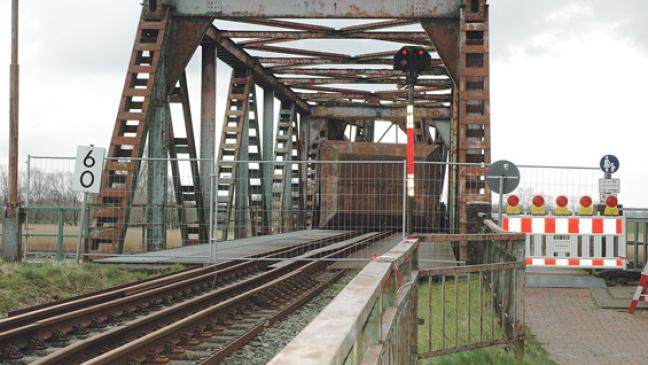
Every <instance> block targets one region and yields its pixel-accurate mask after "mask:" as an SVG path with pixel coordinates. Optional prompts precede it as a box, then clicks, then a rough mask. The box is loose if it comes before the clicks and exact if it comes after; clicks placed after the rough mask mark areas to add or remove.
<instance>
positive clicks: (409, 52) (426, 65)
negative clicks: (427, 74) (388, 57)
mask: <svg viewBox="0 0 648 365" xmlns="http://www.w3.org/2000/svg"><path fill="white" fill-rule="evenodd" d="M431 66H432V57H430V54H429V53H428V51H427V50H426V49H425V48H423V47H416V46H405V47H403V48H401V49H399V50H398V52H396V54H395V55H394V70H399V71H414V72H421V71H427V70H429V69H430V68H431Z"/></svg>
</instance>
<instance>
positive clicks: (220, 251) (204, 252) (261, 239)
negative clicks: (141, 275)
mask: <svg viewBox="0 0 648 365" xmlns="http://www.w3.org/2000/svg"><path fill="white" fill-rule="evenodd" d="M344 233H346V231H333V230H321V229H313V230H305V231H296V232H290V233H281V234H276V235H272V236H258V237H252V238H244V239H238V240H231V241H223V242H218V243H216V244H214V252H215V255H214V257H215V258H216V260H217V261H226V260H227V259H233V258H242V257H245V256H249V255H255V254H259V253H262V252H265V251H269V250H274V249H280V248H286V247H290V246H295V245H299V244H302V243H306V242H310V241H315V240H320V239H326V238H331V237H334V236H337V235H342V234H344ZM209 252H210V248H209V245H208V244H203V245H195V246H186V247H180V248H174V249H169V250H162V251H154V252H145V253H140V254H134V255H129V256H117V257H110V258H105V259H99V260H95V262H98V263H104V264H206V263H209Z"/></svg>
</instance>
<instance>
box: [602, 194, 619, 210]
mask: <svg viewBox="0 0 648 365" xmlns="http://www.w3.org/2000/svg"><path fill="white" fill-rule="evenodd" d="M603 215H619V199H618V198H617V197H616V195H608V197H607V198H605V209H603Z"/></svg>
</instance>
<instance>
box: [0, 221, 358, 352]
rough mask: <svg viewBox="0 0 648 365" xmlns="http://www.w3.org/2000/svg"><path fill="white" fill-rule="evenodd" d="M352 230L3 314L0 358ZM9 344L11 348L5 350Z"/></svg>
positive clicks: (260, 266) (230, 277) (345, 235)
mask: <svg viewBox="0 0 648 365" xmlns="http://www.w3.org/2000/svg"><path fill="white" fill-rule="evenodd" d="M352 235H353V234H352V233H350V232H348V233H342V234H339V235H335V236H332V237H327V238H323V239H319V240H313V241H309V242H306V243H303V244H299V245H295V246H291V247H287V248H283V249H276V250H272V251H269V252H266V253H263V254H258V255H251V256H250V258H249V261H243V262H236V261H232V262H229V263H224V264H219V265H212V266H208V267H205V268H202V269H196V270H190V271H188V272H183V273H181V274H180V275H175V276H171V277H165V278H161V279H160V280H152V281H150V282H144V283H140V284H138V285H134V286H131V287H126V288H123V289H118V290H116V291H114V292H108V293H102V294H99V295H97V296H92V297H86V298H81V299H79V300H77V301H72V302H67V303H62V304H59V305H56V306H54V307H53V308H47V307H46V308H42V309H38V310H36V311H33V312H27V313H24V314H21V315H18V316H15V317H11V318H7V319H6V320H4V327H3V328H5V330H4V331H2V332H0V343H2V344H3V345H4V346H2V347H4V348H5V349H4V351H3V348H0V358H2V357H13V356H16V355H7V352H13V353H14V354H15V353H16V351H15V350H23V349H26V348H27V349H29V348H31V349H36V350H42V349H44V348H46V347H47V346H46V344H45V343H44V342H43V341H44V340H48V339H51V338H53V337H54V338H59V339H60V338H62V337H65V336H66V335H67V334H70V333H74V332H78V331H83V330H84V329H86V328H88V327H91V326H101V325H103V324H104V323H105V322H110V321H112V320H115V319H119V318H120V317H123V316H124V315H129V314H130V313H131V312H134V311H137V310H139V311H143V310H147V309H149V308H153V307H155V306H156V304H157V303H159V302H161V301H168V298H172V300H177V299H180V300H184V299H183V298H181V297H179V294H182V293H184V294H185V296H186V295H196V293H200V292H201V291H209V290H212V289H213V288H212V287H213V285H214V278H218V284H219V285H224V284H227V282H228V280H237V279H238V278H240V277H241V275H248V276H249V275H252V273H253V272H261V271H263V270H264V269H265V268H266V267H267V266H269V265H270V264H269V263H268V262H264V261H262V260H259V259H260V258H264V257H265V258H275V257H294V256H297V255H299V254H300V253H301V252H303V251H304V250H312V249H316V248H320V247H322V246H325V245H327V244H330V243H331V242H337V241H339V240H345V239H348V238H349V237H350V236H352ZM9 346H13V347H15V348H14V351H7V349H6V348H7V347H9Z"/></svg>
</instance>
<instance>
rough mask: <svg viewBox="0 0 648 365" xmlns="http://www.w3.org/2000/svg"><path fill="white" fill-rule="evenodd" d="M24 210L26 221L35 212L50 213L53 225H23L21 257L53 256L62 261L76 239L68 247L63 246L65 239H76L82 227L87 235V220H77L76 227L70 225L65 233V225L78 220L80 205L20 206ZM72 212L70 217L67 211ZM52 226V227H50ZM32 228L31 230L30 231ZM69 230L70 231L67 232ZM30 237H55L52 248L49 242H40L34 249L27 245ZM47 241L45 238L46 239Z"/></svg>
mask: <svg viewBox="0 0 648 365" xmlns="http://www.w3.org/2000/svg"><path fill="white" fill-rule="evenodd" d="M22 210H23V211H24V212H25V214H26V217H27V221H29V217H30V216H31V215H33V214H34V213H37V212H43V213H50V214H49V219H54V220H55V224H54V225H43V226H44V227H45V228H43V229H40V227H35V226H29V225H28V224H26V225H25V229H24V231H23V232H21V235H22V237H23V242H24V245H23V259H25V260H26V259H27V258H28V257H34V256H35V257H52V256H53V257H54V258H55V259H56V261H63V259H64V258H65V257H66V256H69V255H72V254H73V253H72V251H73V250H74V247H76V241H74V244H73V245H69V246H70V248H67V249H66V248H65V239H66V238H70V239H78V237H79V234H80V233H81V232H80V230H81V229H83V230H84V232H83V237H87V236H88V225H87V222H78V227H77V228H75V227H71V228H70V229H68V233H66V232H65V231H66V229H65V228H66V226H70V224H69V222H71V221H78V217H77V216H78V215H79V213H80V212H81V207H34V206H27V207H24V208H22ZM69 212H71V213H72V217H70V215H69V214H67V213H69ZM52 226H53V227H52ZM51 228H55V229H56V231H51V230H50V229H51ZM32 230H33V232H32ZM70 230H71V232H69V231H70ZM30 238H45V239H48V238H55V239H56V243H55V246H54V247H53V248H52V247H51V244H49V242H47V243H45V244H44V245H43V244H42V243H41V244H39V245H38V246H37V248H36V249H34V250H32V249H31V248H30V245H29V241H30ZM46 241H47V240H46Z"/></svg>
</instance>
